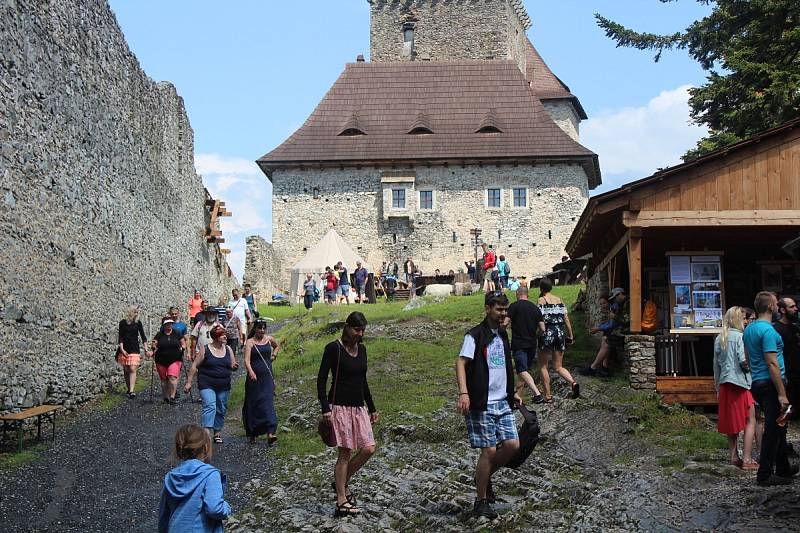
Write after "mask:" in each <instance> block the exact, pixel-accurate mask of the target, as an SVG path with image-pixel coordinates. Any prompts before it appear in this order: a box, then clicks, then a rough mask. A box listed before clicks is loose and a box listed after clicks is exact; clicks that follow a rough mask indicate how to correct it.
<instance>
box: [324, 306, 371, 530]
mask: <svg viewBox="0 0 800 533" xmlns="http://www.w3.org/2000/svg"><path fill="white" fill-rule="evenodd" d="M366 328H367V319H366V318H365V317H364V314H363V313H360V312H358V311H356V312H354V313H350V315H349V316H348V317H347V320H346V321H345V325H344V329H343V331H342V337H341V338H340V339H337V340H335V341H333V342H331V343H330V344H328V345H327V346H325V352H324V354H323V356H322V362H321V363H320V367H319V374H318V375H317V396H318V398H319V402H320V405H321V406H322V420H321V421H320V428H319V429H320V435H321V436H322V437H323V440H325V441H326V444H328V445H329V446H334V445H335V446H337V447H338V448H339V456H338V458H337V459H336V466H335V468H334V482H333V483H332V485H333V488H334V490H336V512H335V513H334V516H335V517H342V516H352V515H357V514H359V513H360V512H361V510H360V509H359V508H358V507H357V502H356V498H355V495H354V494H353V493H352V492H351V491H350V488H349V486H348V481H349V480H350V478H351V477H352V476H353V474H355V473H356V472H358V470H359V469H360V468H361V467H362V466H364V464H365V463H366V462H367V460H368V459H369V458H370V457H371V456H372V454H374V453H375V437H374V436H373V434H372V425H373V424H376V423H377V422H378V418H379V415H378V411H377V410H376V409H375V404H374V403H373V401H372V395H371V394H370V392H369V385H368V384H367V349H366V347H365V346H364V345H363V344H362V343H361V341H362V339H363V338H364V331H365V330H366ZM329 373H331V374H332V376H333V378H332V379H333V383H332V385H331V389H330V391H329V392H328V393H327V394H326V392H325V388H326V385H327V382H328V374H329ZM364 404H366V407H364ZM331 433H332V435H331ZM326 437H330V440H326ZM355 450H360V451H359V452H358V453H357V454H356V455H355V456H353V451H355Z"/></svg>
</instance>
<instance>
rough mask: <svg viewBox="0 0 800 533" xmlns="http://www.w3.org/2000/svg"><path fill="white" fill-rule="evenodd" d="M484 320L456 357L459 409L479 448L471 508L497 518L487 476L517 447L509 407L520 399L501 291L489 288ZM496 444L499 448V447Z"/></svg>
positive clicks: (509, 456)
mask: <svg viewBox="0 0 800 533" xmlns="http://www.w3.org/2000/svg"><path fill="white" fill-rule="evenodd" d="M484 304H485V306H486V318H485V319H484V320H483V322H481V323H480V324H478V325H477V326H475V327H474V328H472V329H471V330H469V331H468V332H467V334H466V335H465V336H464V343H463V345H462V346H461V352H460V353H459V357H458V360H457V361H456V378H457V380H458V410H459V411H460V412H461V413H462V414H463V415H464V419H465V420H466V423H467V433H468V434H469V442H470V445H471V446H472V447H473V448H480V449H481V455H480V457H479V458H478V465H477V467H476V471H475V483H476V486H477V487H476V488H477V492H478V495H477V498H476V499H475V507H474V512H475V513H476V514H478V515H481V516H485V517H487V518H490V519H492V518H495V517H497V513H496V512H495V511H494V509H492V506H491V504H492V503H494V501H495V495H494V491H493V490H492V485H491V477H492V474H493V473H494V472H495V471H497V469H499V468H500V467H501V466H503V465H504V464H506V463H507V462H508V461H509V459H511V458H512V457H514V455H515V454H516V453H517V451H518V450H519V437H518V435H517V427H516V424H515V422H514V414H513V413H512V411H511V408H512V406H513V404H514V403H515V402H521V399H520V398H519V396H517V395H516V394H514V364H513V360H512V358H511V346H510V344H509V342H508V335H507V334H506V331H505V329H503V328H502V327H501V325H502V324H503V322H504V321H505V319H506V311H507V310H508V298H507V297H506V295H505V294H504V293H503V292H502V291H494V292H487V293H486V297H485V299H484ZM498 445H499V449H498Z"/></svg>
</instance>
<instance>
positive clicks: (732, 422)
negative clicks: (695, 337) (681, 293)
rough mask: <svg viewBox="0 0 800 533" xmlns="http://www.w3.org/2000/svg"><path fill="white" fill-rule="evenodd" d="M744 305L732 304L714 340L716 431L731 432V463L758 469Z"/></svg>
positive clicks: (745, 467) (728, 434)
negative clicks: (741, 446) (741, 441)
mask: <svg viewBox="0 0 800 533" xmlns="http://www.w3.org/2000/svg"><path fill="white" fill-rule="evenodd" d="M744 316H745V313H744V309H742V308H741V307H731V308H730V309H728V311H727V312H726V313H725V318H724V319H723V321H722V333H721V334H719V335H718V336H717V338H716V339H715V340H714V385H715V386H716V388H717V396H718V399H719V421H718V422H717V431H719V432H720V433H724V434H725V435H727V436H728V446H729V447H730V451H731V464H732V465H734V466H738V467H739V468H744V469H745V470H757V469H758V463H757V462H755V461H753V458H752V452H753V435H754V433H755V425H756V412H755V402H754V401H753V396H752V395H751V394H750V384H751V382H752V379H751V376H750V365H749V363H748V361H747V355H746V354H745V350H744V341H743V340H742V337H743V331H744ZM742 431H744V450H743V454H742V455H743V457H742V458H741V459H740V458H739V449H738V446H737V441H738V440H739V433H741V432H742Z"/></svg>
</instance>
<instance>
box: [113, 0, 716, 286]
mask: <svg viewBox="0 0 800 533" xmlns="http://www.w3.org/2000/svg"><path fill="white" fill-rule="evenodd" d="M109 3H110V5H111V8H112V9H113V11H114V13H115V14H116V15H117V20H118V21H119V24H120V26H121V27H122V30H123V32H124V34H125V37H126V39H127V41H128V45H129V46H130V48H131V50H132V51H133V53H134V54H135V55H136V56H137V57H138V58H139V62H140V63H141V65H142V67H143V68H144V70H145V72H147V74H148V75H149V76H150V77H151V78H153V79H154V80H157V81H162V80H166V81H170V82H172V83H173V84H174V85H175V86H176V87H177V89H178V93H179V94H180V95H181V96H182V97H183V98H184V100H185V102H186V109H187V112H188V114H189V120H190V121H191V124H192V127H193V129H194V134H195V159H196V160H195V166H196V167H197V170H198V172H199V173H200V174H202V175H203V179H204V182H205V184H206V186H207V187H208V188H209V190H210V191H211V192H212V194H213V195H214V196H216V197H219V198H221V199H222V200H225V201H226V203H227V206H228V209H229V210H230V211H232V212H233V217H231V218H229V219H224V221H223V227H222V229H223V233H224V235H225V239H226V246H228V247H229V248H231V250H232V254H231V255H230V256H229V261H230V263H231V267H232V268H233V270H234V272H236V274H237V275H239V276H241V274H242V271H243V268H244V266H243V265H244V241H245V238H246V237H247V236H248V235H252V234H259V235H262V236H264V237H265V238H267V240H271V225H270V224H271V199H270V195H271V188H270V186H269V182H268V180H267V179H266V177H264V176H263V174H261V172H260V171H259V170H258V168H257V167H256V166H255V164H254V163H253V161H254V160H255V159H257V158H258V157H260V156H261V155H263V154H265V153H266V152H268V151H269V150H271V149H272V148H274V147H275V146H277V145H278V144H280V143H281V142H282V141H283V140H284V139H285V138H286V137H288V136H289V135H290V134H291V133H292V132H293V131H294V130H295V129H297V128H298V127H299V126H300V125H301V124H302V123H303V122H304V121H305V119H306V117H307V116H308V115H309V114H310V113H311V111H312V110H313V109H314V107H315V106H316V104H317V103H318V102H319V100H320V99H321V98H322V96H323V95H324V94H325V92H326V91H327V90H328V89H329V88H330V86H331V85H332V84H333V82H334V81H335V80H336V78H337V77H338V76H339V74H340V73H341V71H342V70H343V68H344V64H345V63H347V62H351V61H354V60H355V58H356V56H357V55H358V54H364V55H365V56H367V58H369V5H368V4H367V1H366V0H304V1H297V2H283V1H277V0H260V1H256V0H237V1H236V2H230V3H227V5H229V6H234V7H230V8H221V7H220V5H221V4H220V2H216V1H211V0H169V1H164V0H110V2H109ZM524 3H525V7H526V8H527V10H528V14H529V15H530V16H531V19H532V20H533V27H532V28H531V29H530V30H529V31H528V35H529V37H530V38H531V40H532V41H533V43H534V45H535V46H536V48H537V49H538V50H539V52H540V53H541V55H542V57H543V58H544V60H545V61H546V62H547V63H548V65H549V66H550V68H551V69H552V70H553V72H555V74H556V75H557V76H559V77H560V78H561V79H562V80H563V81H564V82H565V83H566V84H567V85H569V87H570V89H571V90H572V92H573V93H574V94H576V95H577V96H578V97H579V98H580V100H581V103H582V104H583V106H584V108H585V109H586V112H587V114H588V115H589V120H587V121H585V122H583V123H582V124H581V142H582V143H583V144H584V145H586V146H587V147H588V148H590V149H592V150H594V151H595V152H596V153H598V154H599V156H600V166H601V169H602V172H603V182H604V185H603V186H602V187H601V188H599V189H597V190H596V191H594V193H597V192H602V191H604V190H608V189H610V188H613V187H616V186H618V185H620V184H622V183H624V182H626V181H630V180H632V179H636V178H640V177H644V176H647V175H649V174H651V173H652V172H653V171H654V170H655V169H657V168H659V167H664V166H668V165H671V164H675V163H678V162H679V160H680V155H681V154H682V153H683V152H684V151H685V150H686V149H687V148H690V147H692V146H693V145H694V143H695V141H696V140H697V139H698V138H700V137H701V136H702V135H703V133H704V130H703V129H702V128H699V127H697V126H695V125H691V124H690V123H689V115H688V106H687V104H686V98H687V96H686V89H687V88H688V87H690V86H693V85H698V84H700V83H702V82H703V80H704V79H705V73H703V71H702V70H701V69H700V68H699V67H698V66H697V65H696V63H695V62H693V61H692V60H691V59H690V58H689V57H688V55H687V54H686V52H685V51H677V52H668V53H665V54H664V55H663V56H662V59H661V61H660V62H659V63H654V62H653V54H652V53H651V52H641V51H638V50H632V49H625V48H615V46H614V43H613V42H612V41H611V40H610V39H608V38H607V37H605V35H604V33H603V31H602V30H601V29H600V28H598V27H597V25H596V23H595V21H594V17H593V14H594V13H595V12H598V13H601V14H602V15H604V16H607V17H609V18H611V19H613V20H616V21H617V22H620V23H623V24H626V25H629V26H631V27H634V28H636V29H640V30H644V31H650V32H657V33H659V32H674V31H676V30H680V29H683V28H685V27H686V26H688V25H689V24H690V23H691V22H692V21H693V20H695V19H697V18H701V17H703V16H704V15H705V14H707V13H708V12H709V11H710V8H709V7H707V6H702V5H700V4H699V3H697V2H696V1H692V0H681V1H678V2H674V3H666V4H664V3H661V2H659V1H658V0H560V1H558V2H553V1H547V0H535V1H534V0H526V1H525V2H524Z"/></svg>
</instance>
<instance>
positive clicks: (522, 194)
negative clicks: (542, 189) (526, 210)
mask: <svg viewBox="0 0 800 533" xmlns="http://www.w3.org/2000/svg"><path fill="white" fill-rule="evenodd" d="M514 207H528V189H526V188H523V187H520V188H516V189H514Z"/></svg>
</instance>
